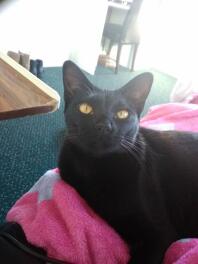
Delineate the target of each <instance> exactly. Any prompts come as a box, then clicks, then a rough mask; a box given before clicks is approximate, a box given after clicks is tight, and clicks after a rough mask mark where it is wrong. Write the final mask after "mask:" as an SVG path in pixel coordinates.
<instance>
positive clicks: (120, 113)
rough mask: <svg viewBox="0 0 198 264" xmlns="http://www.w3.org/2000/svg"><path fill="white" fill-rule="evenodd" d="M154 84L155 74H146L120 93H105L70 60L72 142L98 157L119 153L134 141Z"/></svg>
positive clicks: (66, 76)
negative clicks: (127, 142)
mask: <svg viewBox="0 0 198 264" xmlns="http://www.w3.org/2000/svg"><path fill="white" fill-rule="evenodd" d="M152 81H153V76H152V74H151V73H143V74H140V75H139V76H137V77H135V78H134V79H132V80H131V81H129V82H128V83H127V84H126V85H124V86H123V87H122V88H120V89H118V90H113V91H112V90H111V91H109V90H102V89H99V88H97V87H95V86H94V85H93V84H91V83H90V81H89V80H88V79H87V78H86V76H85V75H84V73H83V72H82V71H81V70H80V69H79V68H78V67H77V66H76V65H75V64H74V63H72V62H71V61H66V62H65V63H64V65H63V83H64V99H65V119H66V124H67V128H68V140H70V141H71V142H72V143H73V144H75V145H76V146H78V147H80V148H81V149H82V150H84V151H87V152H89V153H92V154H95V155H101V154H103V153H109V152H112V151H116V150H119V149H120V147H121V146H120V144H121V142H122V140H123V139H124V138H128V139H129V138H131V139H132V140H134V139H135V137H136V135H137V132H138V129H139V117H140V114H141V112H142V110H143V107H144V103H145V100H146V98H147V96H148V94H149V91H150V88H151V85H152Z"/></svg>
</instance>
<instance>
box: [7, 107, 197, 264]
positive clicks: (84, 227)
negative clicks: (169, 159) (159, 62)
mask: <svg viewBox="0 0 198 264" xmlns="http://www.w3.org/2000/svg"><path fill="white" fill-rule="evenodd" d="M141 126H145V127H149V128H153V129H160V130H175V129H177V130H186V131H198V105H192V104H164V105H160V106H155V107H152V108H151V110H150V111H149V113H148V114H147V115H146V116H145V117H144V118H142V120H141ZM7 221H15V222H17V223H19V224H20V225H21V226H22V228H23V230H24V232H25V235H26V238H27V240H28V241H29V242H30V243H32V244H33V245H36V246H39V247H42V248H44V249H45V250H46V251H47V254H48V256H49V257H53V258H57V259H59V260H63V261H65V262H70V263H74V264H89V263H90V264H101V263H106V264H126V263H127V262H128V260H129V258H130V256H129V250H128V247H127V245H126V244H125V242H124V241H123V240H122V239H121V238H120V237H119V235H118V234H117V233H116V232H115V231H114V230H113V229H112V228H111V227H110V226H108V225H107V223H106V222H105V221H104V220H102V219H101V218H100V217H99V216H97V215H96V214H95V213H94V212H93V211H92V210H91V209H90V208H89V207H88V205H87V204H86V202H85V201H84V200H83V199H82V198H81V197H80V196H79V195H78V193H77V192H76V191H75V190H74V189H73V188H72V187H71V186H69V185H68V184H66V183H65V182H63V181H62V180H61V178H60V175H59V171H58V169H54V170H50V171H48V172H46V173H45V174H44V175H43V176H42V177H41V178H40V179H39V181H38V182H37V183H36V184H35V185H34V186H33V187H32V188H31V189H30V191H29V192H27V193H26V194H24V195H23V196H22V197H21V198H20V199H19V200H18V201H17V202H16V203H15V205H14V206H13V207H12V208H11V210H10V211H9V212H8V214H7ZM142 254H144V252H142ZM197 263H198V239H186V240H180V241H176V242H175V243H173V244H172V245H171V246H170V247H169V249H168V250H167V252H166V254H165V258H164V264H197Z"/></svg>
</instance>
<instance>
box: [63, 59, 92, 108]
mask: <svg viewBox="0 0 198 264" xmlns="http://www.w3.org/2000/svg"><path fill="white" fill-rule="evenodd" d="M63 85H64V100H65V108H66V107H67V106H68V104H69V103H70V101H71V99H72V97H73V96H74V95H76V94H77V93H78V92H82V93H84V92H88V91H90V90H92V89H93V85H92V84H91V83H90V82H89V80H88V79H87V77H86V76H85V75H84V73H83V72H82V71H81V70H80V68H79V67H78V66H77V65H76V64H75V63H73V62H72V61H69V60H68V61H65V62H64V64H63Z"/></svg>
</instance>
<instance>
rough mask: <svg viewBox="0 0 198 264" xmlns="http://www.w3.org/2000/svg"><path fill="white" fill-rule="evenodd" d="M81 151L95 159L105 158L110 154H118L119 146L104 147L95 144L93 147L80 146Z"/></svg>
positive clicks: (103, 145)
mask: <svg viewBox="0 0 198 264" xmlns="http://www.w3.org/2000/svg"><path fill="white" fill-rule="evenodd" d="M81 147H82V150H83V151H84V152H86V153H87V154H90V155H91V156H95V157H101V156H106V155H109V154H112V153H117V152H120V149H121V148H120V146H119V145H105V144H102V143H101V144H97V145H94V146H81Z"/></svg>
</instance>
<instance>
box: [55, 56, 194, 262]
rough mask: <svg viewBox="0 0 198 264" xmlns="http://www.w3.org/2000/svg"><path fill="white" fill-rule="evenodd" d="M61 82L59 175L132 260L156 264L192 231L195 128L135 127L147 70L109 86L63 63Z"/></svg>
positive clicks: (149, 79)
mask: <svg viewBox="0 0 198 264" xmlns="http://www.w3.org/2000/svg"><path fill="white" fill-rule="evenodd" d="M63 80H64V88H65V96H64V98H65V119H66V124H67V130H68V135H67V136H66V139H65V142H64V145H63V147H62V151H61V153H60V157H59V168H60V172H61V177H62V179H63V180H65V181H66V182H68V183H69V184H71V185H72V186H74V188H75V189H76V190H77V191H78V192H79V193H80V195H81V196H82V197H84V198H85V200H86V201H87V202H88V204H89V205H90V206H91V207H92V208H93V209H94V210H95V212H97V213H98V214H99V215H100V216H101V217H103V218H104V219H106V221H107V222H108V223H109V224H110V225H111V226H112V227H114V228H115V230H116V231H117V232H118V233H119V234H120V235H121V236H122V237H123V239H124V240H126V241H127V243H128V244H129V245H130V247H131V252H132V253H131V255H132V261H131V263H134V264H159V263H162V261H163V256H164V253H165V251H166V249H167V247H168V246H169V245H170V244H171V243H172V242H173V241H175V240H178V239H180V238H186V237H197V236H198V168H197V165H198V134H196V133H181V132H160V131H159V132H158V131H153V130H149V129H145V128H140V127H139V117H140V114H141V111H142V109H143V107H144V103H145V100H146V98H147V96H148V94H149V91H150V88H151V85H152V81H153V77H152V75H151V74H150V73H143V74H141V75H139V76H137V77H135V78H134V79H133V80H131V81H130V82H129V83H127V84H126V85H125V86H124V87H122V88H121V89H119V90H115V91H108V90H101V89H99V88H97V87H94V86H93V85H92V84H91V83H90V82H89V81H88V79H87V78H86V77H85V75H84V74H83V73H82V72H81V70H80V69H79V68H78V67H77V66H76V65H75V64H73V63H72V62H70V61H66V62H65V64H64V67H63Z"/></svg>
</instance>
